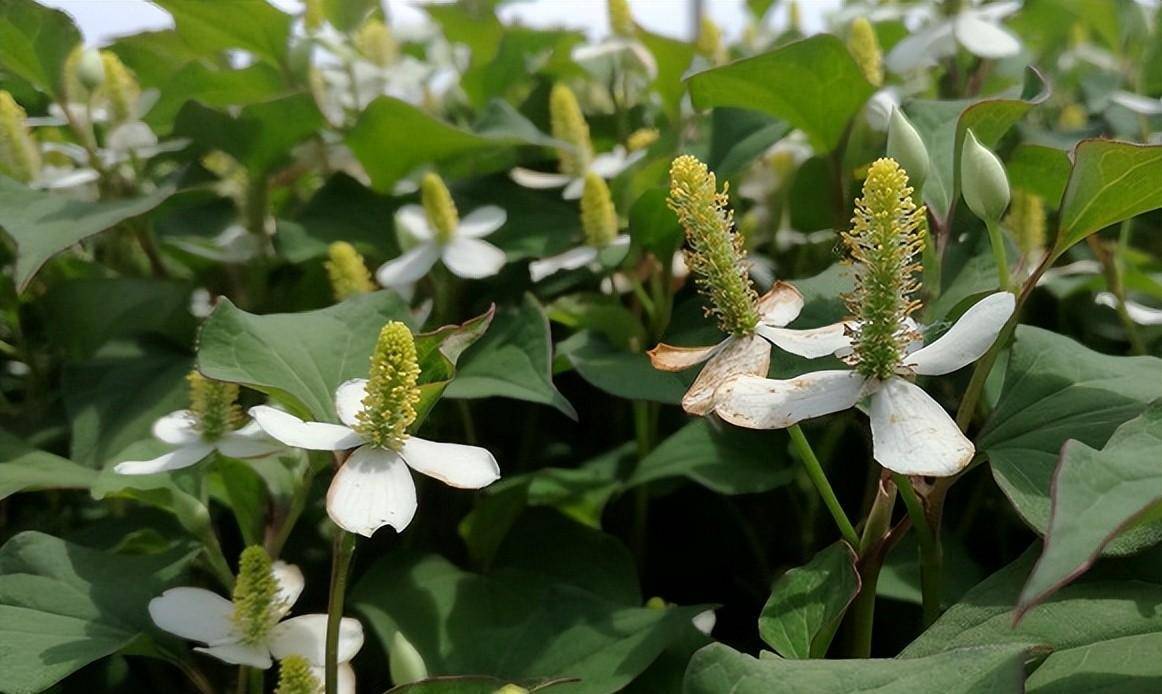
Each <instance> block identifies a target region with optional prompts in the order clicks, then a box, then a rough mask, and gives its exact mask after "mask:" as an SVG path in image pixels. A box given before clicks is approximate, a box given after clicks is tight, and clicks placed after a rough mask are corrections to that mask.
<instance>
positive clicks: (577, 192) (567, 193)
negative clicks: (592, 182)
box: [561, 178, 585, 200]
mask: <svg viewBox="0 0 1162 694" xmlns="http://www.w3.org/2000/svg"><path fill="white" fill-rule="evenodd" d="M584 190H585V179H584V178H574V179H572V180H570V181H569V184H568V185H566V186H565V190H563V191H561V197H563V198H565V199H566V200H578V199H580V198H581V193H582V191H584Z"/></svg>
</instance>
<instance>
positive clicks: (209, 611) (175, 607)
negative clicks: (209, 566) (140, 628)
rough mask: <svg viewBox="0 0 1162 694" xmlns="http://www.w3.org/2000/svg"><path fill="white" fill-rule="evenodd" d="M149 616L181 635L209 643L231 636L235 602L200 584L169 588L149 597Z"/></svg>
mask: <svg viewBox="0 0 1162 694" xmlns="http://www.w3.org/2000/svg"><path fill="white" fill-rule="evenodd" d="M149 617H150V619H152V620H153V623H154V624H156V625H157V626H158V628H159V629H162V630H164V631H168V632H169V633H171V634H173V635H175V636H180V637H182V638H183V639H190V640H193V641H201V642H202V643H206V644H212V643H222V642H225V641H229V640H231V639H233V638H234V621H233V617H234V603H232V602H230V601H229V600H227V599H226V598H224V597H222V596H221V595H218V594H217V593H212V592H210V591H208V590H205V589H203V588H187V587H182V588H170V589H169V590H167V591H165V592H164V593H162V594H161V595H159V596H158V597H156V598H154V599H152V600H150V601H149Z"/></svg>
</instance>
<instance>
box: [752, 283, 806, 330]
mask: <svg viewBox="0 0 1162 694" xmlns="http://www.w3.org/2000/svg"><path fill="white" fill-rule="evenodd" d="M802 310H803V295H802V294H800V293H799V290H798V289H796V288H795V285H793V284H791V283H790V282H782V281H780V282H775V283H774V285H772V286H771V289H770V291H768V292H767V293H766V294H763V295H762V296H760V297H759V320H760V321H761V322H763V323H766V324H767V325H773V326H776V327H779V328H781V327H783V326H784V325H786V324H787V323H790V322H791V321H793V320H795V319H796V318H798V317H799V313H800V312H801V311H802Z"/></svg>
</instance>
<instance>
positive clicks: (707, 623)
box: [690, 610, 718, 636]
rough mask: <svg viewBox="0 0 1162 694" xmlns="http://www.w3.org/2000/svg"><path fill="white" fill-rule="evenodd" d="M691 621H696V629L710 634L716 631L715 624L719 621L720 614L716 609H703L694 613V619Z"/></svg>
mask: <svg viewBox="0 0 1162 694" xmlns="http://www.w3.org/2000/svg"><path fill="white" fill-rule="evenodd" d="M690 621H691V622H693V623H694V628H695V629H697V630H698V631H700V632H702V633H703V634H706V635H707V636H710V632H712V631H714V625H715V624H717V623H718V615H717V614H716V613H715V612H714V610H703V611H701V612H699V613H698V614H696V615H694V619H692V620H690Z"/></svg>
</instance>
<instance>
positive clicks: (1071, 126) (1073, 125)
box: [1057, 104, 1089, 132]
mask: <svg viewBox="0 0 1162 694" xmlns="http://www.w3.org/2000/svg"><path fill="white" fill-rule="evenodd" d="M1087 125H1089V114H1088V113H1086V111H1085V107H1084V106H1082V105H1080V104H1066V106H1065V107H1064V108H1062V109H1061V113H1060V115H1058V116H1057V129H1058V130H1063V131H1065V132H1072V131H1074V130H1081V129H1082V128H1084V127H1085V126H1087Z"/></svg>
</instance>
